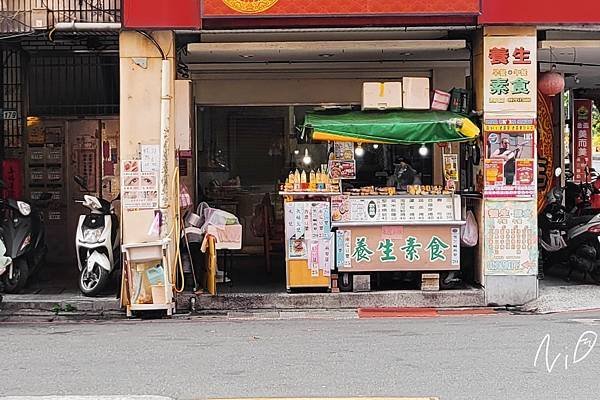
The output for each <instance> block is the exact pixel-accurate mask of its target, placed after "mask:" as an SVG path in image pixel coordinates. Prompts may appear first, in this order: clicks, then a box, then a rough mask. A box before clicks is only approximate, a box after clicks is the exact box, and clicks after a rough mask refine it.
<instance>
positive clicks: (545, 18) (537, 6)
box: [479, 0, 600, 25]
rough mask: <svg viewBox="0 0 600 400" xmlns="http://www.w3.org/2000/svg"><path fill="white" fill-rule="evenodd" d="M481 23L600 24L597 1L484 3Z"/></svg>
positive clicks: (489, 0)
mask: <svg viewBox="0 0 600 400" xmlns="http://www.w3.org/2000/svg"><path fill="white" fill-rule="evenodd" d="M479 23H480V24H490V25H491V24H532V25H533V24H548V25H553V24H600V5H599V4H598V2H597V1H592V0H583V1H576V2H573V3H569V2H559V1H555V2H549V1H547V0H525V1H524V0H483V1H482V12H481V15H480V17H479Z"/></svg>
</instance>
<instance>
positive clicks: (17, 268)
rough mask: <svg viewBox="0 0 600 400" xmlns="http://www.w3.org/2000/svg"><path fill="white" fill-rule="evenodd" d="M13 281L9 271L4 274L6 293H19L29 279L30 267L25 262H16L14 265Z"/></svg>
mask: <svg viewBox="0 0 600 400" xmlns="http://www.w3.org/2000/svg"><path fill="white" fill-rule="evenodd" d="M12 269H13V271H12V279H11V278H9V277H8V276H9V273H8V271H7V272H5V273H4V291H5V292H6V293H19V292H20V291H21V290H22V289H23V288H24V287H25V284H26V283H27V278H29V266H28V265H27V262H26V261H25V260H19V259H17V260H14V261H13V265H12Z"/></svg>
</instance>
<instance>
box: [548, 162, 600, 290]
mask: <svg viewBox="0 0 600 400" xmlns="http://www.w3.org/2000/svg"><path fill="white" fill-rule="evenodd" d="M561 172H562V171H561V169H560V168H557V169H556V172H555V175H556V176H557V177H559V176H560V175H561ZM563 197H564V189H563V188H562V187H561V186H560V184H557V186H556V187H554V188H553V189H552V190H551V191H550V193H548V202H547V205H546V207H545V208H544V210H543V211H542V213H541V214H540V216H539V220H538V223H539V227H538V229H539V243H540V252H541V253H540V255H541V261H542V264H543V265H544V266H545V264H549V263H551V262H552V264H550V265H549V266H548V267H552V266H554V265H560V266H561V267H562V268H565V269H568V270H569V272H568V275H567V279H570V277H571V274H572V273H573V271H574V270H578V271H580V272H583V274H584V280H586V279H587V277H588V276H589V277H590V278H591V279H592V281H593V282H595V283H597V284H600V214H595V215H594V214H590V215H581V216H577V215H574V214H573V213H572V212H569V211H568V210H567V209H566V208H565V207H564V206H563V205H562V202H563ZM548 267H546V270H547V269H548Z"/></svg>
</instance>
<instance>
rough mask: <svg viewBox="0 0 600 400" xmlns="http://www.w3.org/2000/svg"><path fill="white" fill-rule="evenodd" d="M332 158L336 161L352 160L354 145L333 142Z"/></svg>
mask: <svg viewBox="0 0 600 400" xmlns="http://www.w3.org/2000/svg"><path fill="white" fill-rule="evenodd" d="M333 156H334V158H335V159H336V160H354V143H352V142H333Z"/></svg>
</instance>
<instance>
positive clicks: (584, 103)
mask: <svg viewBox="0 0 600 400" xmlns="http://www.w3.org/2000/svg"><path fill="white" fill-rule="evenodd" d="M574 105H575V106H574V107H573V108H574V109H573V112H574V113H575V115H573V121H574V122H573V124H574V128H575V129H574V130H573V140H572V143H573V149H572V152H571V154H572V155H573V182H575V183H580V182H586V181H589V177H588V176H586V175H587V173H588V172H589V168H591V167H592V101H591V100H575V102H574ZM586 167H587V168H586Z"/></svg>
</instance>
